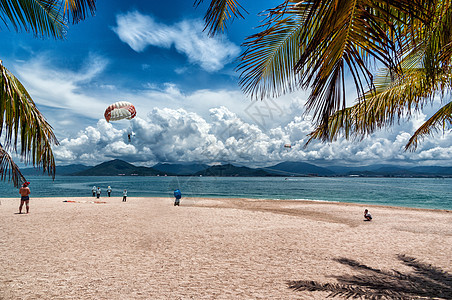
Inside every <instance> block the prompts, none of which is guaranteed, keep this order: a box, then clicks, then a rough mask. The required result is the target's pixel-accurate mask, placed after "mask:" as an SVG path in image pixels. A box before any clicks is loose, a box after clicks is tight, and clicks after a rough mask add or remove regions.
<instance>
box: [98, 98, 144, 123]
mask: <svg viewBox="0 0 452 300" xmlns="http://www.w3.org/2000/svg"><path fill="white" fill-rule="evenodd" d="M136 115H137V112H136V110H135V106H133V105H132V103H130V102H127V101H119V102H116V103H113V104H112V105H110V106H109V107H107V109H106V110H105V114H104V116H105V119H106V120H107V122H110V121H118V120H122V119H127V120H130V119H133V118H134V117H135V116H136Z"/></svg>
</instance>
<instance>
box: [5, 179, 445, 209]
mask: <svg viewBox="0 0 452 300" xmlns="http://www.w3.org/2000/svg"><path fill="white" fill-rule="evenodd" d="M27 180H29V181H30V182H31V184H30V189H31V191H32V194H31V196H32V197H85V196H90V195H91V188H92V187H93V186H94V185H95V186H100V187H101V189H102V191H103V192H102V195H101V197H104V196H106V188H107V186H109V185H110V186H111V187H112V189H113V192H112V196H117V197H118V196H122V191H123V190H124V189H127V191H128V196H129V198H130V197H145V196H149V197H168V198H171V199H172V197H173V196H172V193H173V191H174V189H176V188H180V189H181V191H182V193H183V196H184V197H201V198H255V199H274V200H278V199H299V200H314V201H335V202H353V203H361V204H377V205H389V206H403V207H417V208H431V209H447V210H452V178H366V177H289V178H284V177H264V178H262V177H138V176H112V177H95V176H83V177H76V176H59V177H57V178H56V179H55V180H54V181H52V179H51V178H50V177H46V176H28V177H27ZM0 195H1V196H0V198H12V197H18V195H19V193H18V189H16V188H14V187H13V186H12V184H11V183H9V182H0Z"/></svg>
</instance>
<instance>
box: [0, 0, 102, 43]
mask: <svg viewBox="0 0 452 300" xmlns="http://www.w3.org/2000/svg"><path fill="white" fill-rule="evenodd" d="M95 10H96V0H21V1H13V0H1V1H0V20H1V21H3V23H4V24H5V26H6V27H8V23H10V24H11V25H12V26H13V27H14V29H15V30H16V31H19V30H21V29H23V30H25V31H27V32H28V31H31V32H33V34H34V35H36V36H42V37H54V38H57V39H61V38H64V34H65V30H66V28H65V27H66V20H72V22H73V23H77V22H79V21H80V20H84V19H85V18H86V16H87V14H88V13H91V14H92V15H94V12H95Z"/></svg>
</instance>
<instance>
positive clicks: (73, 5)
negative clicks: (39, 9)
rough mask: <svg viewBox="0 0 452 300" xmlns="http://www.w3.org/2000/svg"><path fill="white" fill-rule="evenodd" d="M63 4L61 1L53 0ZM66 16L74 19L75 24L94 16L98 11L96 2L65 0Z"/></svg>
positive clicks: (93, 0)
mask: <svg viewBox="0 0 452 300" xmlns="http://www.w3.org/2000/svg"><path fill="white" fill-rule="evenodd" d="M53 2H57V3H61V2H62V1H61V0H53ZM63 2H64V15H67V16H68V18H69V19H70V18H72V22H73V23H77V22H79V21H82V20H84V19H85V18H86V16H87V15H88V14H91V15H94V12H95V11H96V0H64V1H63Z"/></svg>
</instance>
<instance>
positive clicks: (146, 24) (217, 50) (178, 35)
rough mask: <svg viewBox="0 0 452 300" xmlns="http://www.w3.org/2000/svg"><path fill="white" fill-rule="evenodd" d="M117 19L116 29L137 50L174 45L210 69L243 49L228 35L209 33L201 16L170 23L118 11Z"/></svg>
mask: <svg viewBox="0 0 452 300" xmlns="http://www.w3.org/2000/svg"><path fill="white" fill-rule="evenodd" d="M116 22H117V26H116V27H114V28H113V31H114V32H115V33H116V34H117V35H118V37H119V38H120V40H121V41H123V42H124V43H126V44H128V45H129V46H130V47H131V48H132V49H133V50H134V51H136V52H143V51H144V50H145V49H146V47H148V46H154V47H160V48H165V49H169V48H171V47H172V46H174V48H175V49H176V50H177V52H179V53H181V54H183V55H185V56H187V58H188V61H189V62H190V63H192V64H197V65H200V66H201V67H202V68H203V69H204V70H206V71H208V72H214V71H218V70H220V69H222V68H223V67H224V65H225V64H227V63H229V62H231V61H232V60H233V59H234V58H235V57H237V55H238V54H239V52H240V48H239V47H238V46H236V45H235V44H233V43H232V42H230V41H229V40H227V39H226V38H224V37H223V38H219V37H214V38H211V37H208V36H207V34H206V33H204V32H203V29H204V25H203V22H202V21H200V20H185V21H181V22H179V23H176V24H174V25H171V26H168V25H165V24H159V23H157V22H156V21H155V20H154V19H153V18H152V17H150V16H146V15H143V14H141V13H140V12H138V11H133V12H128V13H126V14H120V15H117V17H116Z"/></svg>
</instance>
